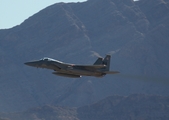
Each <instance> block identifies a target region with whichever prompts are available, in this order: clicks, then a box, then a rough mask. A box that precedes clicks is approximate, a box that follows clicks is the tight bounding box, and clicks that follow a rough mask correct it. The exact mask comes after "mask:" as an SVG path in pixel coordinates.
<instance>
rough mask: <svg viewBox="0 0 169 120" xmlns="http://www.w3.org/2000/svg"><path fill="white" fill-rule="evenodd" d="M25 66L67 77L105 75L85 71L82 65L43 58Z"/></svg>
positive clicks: (89, 70)
mask: <svg viewBox="0 0 169 120" xmlns="http://www.w3.org/2000/svg"><path fill="white" fill-rule="evenodd" d="M25 64H26V65H29V66H33V67H37V68H46V69H51V70H54V71H56V72H54V74H56V75H65V74H67V75H69V76H74V75H75V76H76V75H77V76H95V77H102V76H104V75H105V73H102V72H101V71H99V70H96V69H86V67H85V66H82V65H74V64H69V63H63V62H61V61H58V60H54V59H51V58H44V59H41V60H38V61H32V62H27V63H25Z"/></svg>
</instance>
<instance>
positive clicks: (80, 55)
mask: <svg viewBox="0 0 169 120" xmlns="http://www.w3.org/2000/svg"><path fill="white" fill-rule="evenodd" d="M156 8H157V9H156ZM168 21H169V2H168V0H149V1H146V0H140V1H137V2H134V1H132V0H88V1H87V2H83V3H56V4H54V5H51V6H49V7H47V8H45V9H43V10H41V11H40V12H38V13H36V14H35V15H33V16H31V17H29V18H28V19H27V20H25V21H24V22H23V23H22V24H21V25H18V26H16V27H14V28H11V29H6V30H0V66H1V67H0V82H1V84H0V89H1V91H0V96H1V99H0V111H21V110H26V109H28V108H32V107H35V106H39V105H40V106H42V105H45V104H52V105H59V106H69V107H80V106H84V105H87V104H91V103H95V102H96V101H98V100H101V99H103V98H105V97H107V96H110V95H114V94H118V95H130V94H133V93H146V94H159V95H168V93H169V88H168V84H169V82H168V77H169V76H168V71H169V64H168V61H169V56H168V51H169V49H168V45H169V41H168V37H169V36H168V32H169V29H168V28H169V23H168ZM90 51H96V52H98V53H100V54H101V55H104V54H106V53H108V52H111V53H114V54H113V55H112V60H111V70H118V71H120V72H121V73H120V74H119V75H114V76H111V75H110V76H105V77H103V78H101V79H98V78H93V77H83V78H81V79H68V78H63V77H58V76H54V75H52V74H51V72H52V71H49V70H43V69H35V68H31V67H28V66H25V65H24V64H23V63H24V62H27V61H29V60H34V59H40V58H42V57H51V58H54V59H58V60H60V61H64V62H69V63H75V64H93V63H94V61H95V59H97V58H94V57H92V56H91V52H90ZM11 101H12V102H11Z"/></svg>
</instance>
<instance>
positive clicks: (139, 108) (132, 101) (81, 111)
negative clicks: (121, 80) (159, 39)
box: [0, 94, 169, 120]
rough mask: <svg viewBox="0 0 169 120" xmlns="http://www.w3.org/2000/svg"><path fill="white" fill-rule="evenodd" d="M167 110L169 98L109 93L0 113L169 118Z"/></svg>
mask: <svg viewBox="0 0 169 120" xmlns="http://www.w3.org/2000/svg"><path fill="white" fill-rule="evenodd" d="M168 112H169V97H165V96H157V95H144V94H133V95H130V96H118V95H114V96H109V97H107V98H105V99H103V100H101V101H98V102H97V103H94V104H92V105H87V106H82V107H79V108H68V107H59V106H51V105H45V106H43V107H36V108H32V109H29V110H27V111H24V112H18V113H1V114H0V116H1V118H6V119H7V118H9V120H10V119H11V120H37V119H38V120H112V119H113V120H124V119H125V120H131V119H134V120H146V119H149V120H150V119H153V120H159V119H160V120H168V119H169V115H168Z"/></svg>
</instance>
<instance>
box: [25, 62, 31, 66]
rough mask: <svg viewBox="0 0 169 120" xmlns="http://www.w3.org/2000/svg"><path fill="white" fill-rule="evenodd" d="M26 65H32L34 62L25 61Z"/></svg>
mask: <svg viewBox="0 0 169 120" xmlns="http://www.w3.org/2000/svg"><path fill="white" fill-rule="evenodd" d="M24 64H25V65H29V66H31V65H32V64H31V62H26V63H24Z"/></svg>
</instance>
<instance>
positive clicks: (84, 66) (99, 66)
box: [73, 65, 106, 70]
mask: <svg viewBox="0 0 169 120" xmlns="http://www.w3.org/2000/svg"><path fill="white" fill-rule="evenodd" d="M73 67H75V68H76V67H77V68H84V69H87V70H96V69H101V68H105V67H106V65H74V66H73Z"/></svg>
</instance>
